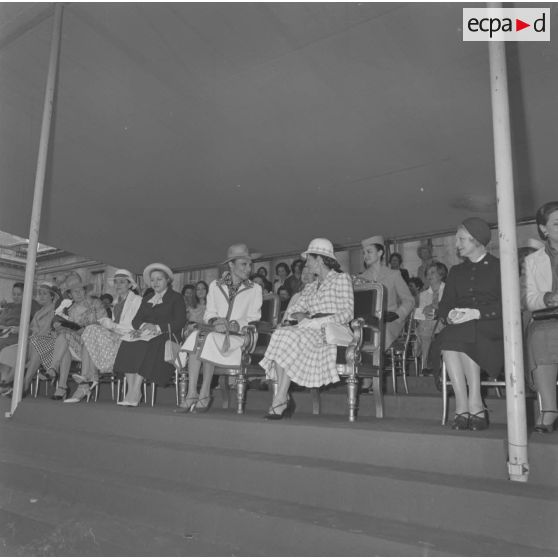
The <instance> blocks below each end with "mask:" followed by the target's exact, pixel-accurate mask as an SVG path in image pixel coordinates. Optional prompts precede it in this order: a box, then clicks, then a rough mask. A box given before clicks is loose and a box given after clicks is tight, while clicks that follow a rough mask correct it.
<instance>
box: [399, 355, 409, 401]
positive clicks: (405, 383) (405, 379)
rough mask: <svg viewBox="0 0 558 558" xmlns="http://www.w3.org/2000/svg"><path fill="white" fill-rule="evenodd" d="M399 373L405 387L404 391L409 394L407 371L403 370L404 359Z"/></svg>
mask: <svg viewBox="0 0 558 558" xmlns="http://www.w3.org/2000/svg"><path fill="white" fill-rule="evenodd" d="M401 375H402V376H403V387H404V388H405V393H406V394H407V395H409V388H408V387H407V373H406V370H405V361H403V369H402V370H401Z"/></svg>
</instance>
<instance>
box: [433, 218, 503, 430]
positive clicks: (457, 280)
mask: <svg viewBox="0 0 558 558" xmlns="http://www.w3.org/2000/svg"><path fill="white" fill-rule="evenodd" d="M455 239H456V242H455V243H456V246H457V251H458V254H459V255H460V256H461V257H462V258H464V259H465V261H464V262H463V263H461V264H458V265H456V266H454V267H452V268H451V269H450V272H449V275H448V279H447V282H446V286H445V288H444V294H443V296H442V300H441V301H440V305H439V307H438V317H439V318H440V319H441V320H444V321H445V322H446V324H447V325H446V327H445V328H444V329H443V330H442V331H441V332H440V333H439V334H438V335H437V337H436V345H438V347H439V349H440V350H441V351H442V357H443V359H444V362H445V364H446V368H447V372H448V375H449V378H450V380H451V383H452V386H453V390H454V392H455V419H454V420H453V422H452V425H451V426H452V428H453V429H454V430H484V429H485V428H488V413H487V411H486V410H485V408H484V405H483V401H482V397H481V385H480V382H481V369H483V370H485V371H486V372H487V373H488V374H489V375H490V376H492V377H494V378H496V377H498V375H499V374H500V372H501V371H502V367H503V365H504V349H503V342H502V335H503V334H502V297H501V290H500V264H499V261H498V259H497V258H495V257H494V256H492V255H490V254H488V253H487V251H486V246H487V245H488V243H489V242H490V228H489V226H488V224H487V223H485V222H484V221H483V220H482V219H479V218H478V217H470V218H468V219H465V221H463V223H462V224H461V225H460V226H459V228H458V229H457V234H456V236H455ZM433 348H434V343H433ZM438 354H439V353H438ZM438 361H439V357H438Z"/></svg>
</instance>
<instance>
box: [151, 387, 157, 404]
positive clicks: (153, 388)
mask: <svg viewBox="0 0 558 558" xmlns="http://www.w3.org/2000/svg"><path fill="white" fill-rule="evenodd" d="M156 389H157V384H156V383H155V382H151V406H152V407H154V406H155V390H156Z"/></svg>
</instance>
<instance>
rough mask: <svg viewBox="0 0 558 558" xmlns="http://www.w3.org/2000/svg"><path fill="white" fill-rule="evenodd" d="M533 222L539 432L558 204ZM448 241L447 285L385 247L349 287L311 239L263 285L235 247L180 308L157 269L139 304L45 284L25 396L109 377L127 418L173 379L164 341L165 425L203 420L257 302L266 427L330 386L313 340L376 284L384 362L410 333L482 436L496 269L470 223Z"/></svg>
mask: <svg viewBox="0 0 558 558" xmlns="http://www.w3.org/2000/svg"><path fill="white" fill-rule="evenodd" d="M536 219H537V226H538V230H539V234H540V237H541V240H542V242H541V243H540V244H539V245H538V246H536V245H534V243H531V245H530V246H528V247H526V248H527V249H522V250H521V251H520V254H519V256H520V260H521V261H520V265H521V271H520V272H521V284H522V304H523V310H524V311H525V312H524V319H525V324H524V328H525V333H526V351H525V352H526V355H527V359H526V373H527V379H528V384H529V386H531V387H532V389H533V390H535V391H536V392H537V393H538V395H539V398H540V400H541V413H540V418H539V421H538V423H537V425H536V430H537V431H539V432H551V431H553V430H554V427H555V424H556V422H557V420H558V409H557V405H556V380H557V372H558V368H557V364H558V338H557V337H558V322H557V321H556V320H555V317H554V314H553V312H554V308H555V307H558V271H557V270H558V202H549V203H547V204H544V205H543V206H542V207H541V208H540V209H539V211H538V212H537V217H536ZM455 238H456V248H457V252H458V255H459V256H460V258H461V260H462V262H461V263H459V264H458V265H455V266H453V267H452V268H451V269H449V271H448V268H447V266H446V265H445V264H444V263H442V262H440V261H436V260H435V259H434V258H433V254H432V249H431V247H429V246H421V247H420V248H419V250H418V255H419V257H420V259H421V264H420V266H419V268H418V270H417V275H416V277H410V275H409V272H408V271H407V270H406V269H405V268H403V258H402V256H401V255H400V254H399V253H397V252H395V253H392V254H391V256H390V257H389V260H388V262H386V244H385V241H384V238H383V237H382V236H380V235H376V236H372V237H369V238H366V239H364V240H363V241H362V243H361V244H362V256H363V265H364V271H363V272H362V273H360V274H358V275H357V276H354V277H351V276H349V275H347V274H346V273H344V272H342V271H341V266H340V264H339V261H338V260H337V257H336V255H335V252H334V248H333V245H332V243H331V242H330V241H329V240H327V239H324V238H317V239H314V240H312V241H311V242H310V244H309V246H308V249H307V250H306V251H305V252H304V253H303V254H302V258H298V259H295V260H294V261H293V262H292V264H291V265H290V266H289V265H288V264H287V263H286V262H279V263H278V264H277V265H276V266H275V268H274V271H275V274H274V277H273V281H270V279H269V277H268V270H267V268H266V267H265V266H263V265H261V266H259V267H258V268H257V271H256V273H253V256H252V254H251V253H250V252H249V250H248V247H247V246H246V245H244V244H234V245H232V246H231V247H229V249H228V251H227V255H226V258H225V259H224V261H223V268H224V272H223V274H222V275H221V276H220V278H219V279H217V280H214V281H212V282H211V283H210V284H209V285H208V284H207V283H205V282H204V281H198V282H197V283H196V284H187V285H185V286H184V287H183V289H182V292H181V294H179V293H177V292H175V291H174V290H173V288H172V285H173V279H174V275H173V272H172V270H171V269H170V268H169V267H168V266H166V265H165V264H162V263H153V264H150V265H148V266H147V267H146V268H145V270H144V272H143V279H144V284H145V285H146V286H147V287H148V288H147V289H146V291H145V292H144V293H143V296H141V295H140V293H139V290H138V285H137V284H136V282H135V279H134V275H133V274H132V273H130V272H129V271H128V270H125V269H119V270H117V271H116V273H115V276H114V294H109V293H104V294H102V295H101V296H100V297H98V298H97V297H95V296H92V294H91V292H90V291H91V285H87V284H85V283H84V282H83V281H82V280H81V278H80V277H79V276H77V275H76V274H74V275H72V276H70V277H69V278H68V279H67V280H66V281H65V283H64V285H63V287H64V291H63V292H64V294H63V293H62V292H61V291H60V289H59V288H58V287H57V286H56V285H54V284H52V283H49V282H46V281H42V282H39V284H38V285H37V301H33V305H32V309H31V322H30V331H29V335H30V337H29V350H28V359H27V363H26V371H25V376H24V385H23V393H24V396H25V395H26V394H27V393H28V392H29V389H30V385H31V381H32V380H33V378H34V376H35V374H36V373H38V371H39V369H40V371H39V373H40V374H41V375H42V377H43V378H45V379H49V378H50V379H53V380H54V379H56V380H57V387H56V390H55V392H54V395H53V396H52V399H54V400H63V401H65V402H66V403H77V402H79V401H81V400H82V399H84V398H86V397H87V396H88V395H89V394H90V392H91V389H92V388H93V387H95V385H96V384H97V382H98V381H99V374H100V373H105V372H111V373H113V374H115V375H116V376H117V377H119V378H121V379H124V378H125V379H126V386H127V389H126V393H125V394H124V396H123V397H122V399H121V400H119V402H118V404H119V405H124V406H129V407H137V406H138V404H139V402H140V399H141V397H142V389H141V386H142V383H143V382H144V381H145V380H147V381H149V382H154V383H156V384H160V385H165V384H166V383H167V382H168V381H169V379H170V378H171V376H172V374H173V372H174V366H173V362H172V360H169V358H168V355H166V354H165V351H166V348H165V345H166V342H167V341H168V340H169V339H170V340H172V339H174V340H177V341H178V340H181V341H180V342H181V343H183V345H182V352H181V354H182V355H187V357H186V358H184V357H183V358H184V360H183V362H182V365H184V366H186V367H187V370H188V375H189V383H188V393H187V395H186V398H185V399H184V401H183V402H182V403H181V405H180V407H179V409H178V411H179V412H183V413H189V412H206V411H207V410H208V409H209V408H210V407H211V403H212V395H211V387H212V383H211V380H212V377H213V374H214V370H215V367H216V366H217V367H226V368H238V367H240V365H241V350H242V346H243V338H242V336H241V335H240V334H239V332H240V330H241V329H242V327H244V326H246V325H248V324H249V323H251V322H254V323H257V322H258V320H260V318H261V306H262V301H263V299H264V297H265V296H271V295H278V297H279V301H280V312H281V318H280V321H281V323H282V327H279V328H277V329H276V330H275V332H274V333H273V335H272V336H271V341H270V343H269V346H268V347H267V350H266V353H265V355H264V357H263V359H262V360H261V367H262V369H263V370H264V371H265V375H266V378H267V379H268V380H269V381H273V382H276V383H277V389H276V390H275V392H274V396H273V400H272V402H271V405H270V407H269V410H268V413H267V415H266V418H267V419H270V420H278V419H281V418H284V417H286V416H289V415H290V414H292V412H293V411H294V402H293V400H292V397H291V396H290V395H289V388H290V384H291V382H295V383H296V384H298V385H299V386H305V387H310V388H313V387H319V386H323V385H327V384H330V383H334V382H337V381H339V376H338V374H337V370H336V347H335V345H328V344H327V343H325V341H324V337H323V335H322V333H323V330H324V328H327V327H329V325H330V324H336V325H337V326H339V327H342V328H345V329H346V330H347V333H349V328H348V324H349V323H350V321H351V320H352V318H353V285H356V284H366V283H370V282H378V283H381V284H383V285H384V287H385V289H386V291H387V306H386V312H385V316H384V318H385V348H386V349H389V347H390V346H391V345H392V344H393V343H394V342H395V340H396V339H397V338H398V337H399V336H400V335H401V334H402V332H403V330H404V328H405V325H406V324H408V323H409V320H415V322H414V323H415V324H416V334H417V349H418V352H419V355H420V357H421V362H422V368H423V369H424V370H425V372H426V373H428V372H429V371H432V372H433V373H437V372H439V369H440V366H441V362H442V360H443V362H445V364H446V367H447V371H448V375H449V378H450V380H451V382H452V386H453V390H454V392H455V397H456V413H455V418H454V420H453V421H452V427H453V428H454V429H455V430H482V429H485V428H487V427H488V425H489V420H488V413H487V409H486V407H485V405H484V402H483V399H482V396H481V389H480V382H481V377H482V376H481V373H483V374H488V375H489V376H491V377H493V378H496V377H498V376H499V375H500V374H501V373H502V371H503V364H504V357H503V333H502V302H501V290H500V289H501V287H500V267H499V262H498V260H497V258H495V257H494V256H492V255H491V254H489V253H488V251H487V245H488V244H489V242H490V239H491V233H490V229H489V226H488V225H487V223H485V222H484V221H483V220H481V219H479V218H476V217H472V218H468V219H465V220H464V221H463V222H462V223H461V224H460V225H459V227H458V229H457V232H456V237H455ZM387 264H388V265H387ZM22 294H23V284H22V283H15V284H14V285H13V291H12V297H13V301H12V302H11V303H4V304H3V307H2V309H1V312H0V373H1V384H0V386H1V388H2V389H3V391H4V392H5V393H6V394H9V393H10V389H11V385H12V382H13V376H14V367H15V358H16V347H17V345H16V344H17V339H18V334H19V320H20V314H21V307H22V304H21V301H22ZM541 316H543V317H544V318H546V319H542V318H541ZM72 361H78V362H80V363H81V370H80V372H79V373H76V374H74V375H73V379H74V380H75V382H76V384H77V388H76V390H75V392H74V393H73V394H72V396H71V397H70V396H69V390H68V379H69V373H70V368H71V363H72ZM200 372H201V373H202V376H203V379H202V382H201V387H199V385H198V377H199V375H200ZM198 388H199V389H198ZM362 389H363V390H365V391H366V390H369V389H370V384H369V383H366V382H363V384H362Z"/></svg>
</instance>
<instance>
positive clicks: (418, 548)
mask: <svg viewBox="0 0 558 558" xmlns="http://www.w3.org/2000/svg"><path fill="white" fill-rule="evenodd" d="M411 379H412V378H411ZM428 382H432V380H431V379H429V378H417V379H416V381H415V382H414V389H415V392H414V394H412V395H408V396H407V395H397V396H395V395H387V396H386V415H387V416H386V418H384V419H376V418H375V417H373V416H372V412H371V409H372V407H373V398H372V397H371V396H363V397H362V398H361V409H360V415H359V420H358V422H356V423H353V424H350V423H349V422H348V421H347V420H346V417H345V416H344V414H343V412H344V406H345V394H344V393H343V391H342V390H340V389H338V388H335V389H333V390H329V391H328V392H326V393H324V395H323V411H324V414H322V415H321V416H316V415H312V414H311V399H310V394H309V393H305V392H295V393H294V398H295V400H296V402H297V412H296V413H295V415H294V417H293V418H292V419H291V420H284V421H278V422H271V423H270V422H266V421H264V420H263V418H262V415H263V412H264V411H265V408H266V406H267V405H268V404H269V399H270V394H269V392H262V391H256V390H249V391H248V394H247V396H248V397H247V399H248V410H247V413H246V414H245V415H243V416H240V415H237V414H236V413H235V412H234V410H233V409H229V410H223V409H221V408H220V398H219V395H218V392H217V394H216V395H217V397H216V399H215V403H214V406H213V408H212V409H211V411H210V412H209V413H207V414H197V415H191V414H188V415H182V414H175V413H174V412H173V408H174V406H173V404H172V401H173V397H174V392H173V390H172V388H166V389H162V390H158V393H157V404H156V406H155V407H153V408H152V407H149V406H146V405H141V406H140V407H138V408H123V407H119V406H116V405H115V404H114V403H112V402H111V401H110V395H109V390H108V386H103V389H102V392H101V397H100V399H99V401H98V402H97V403H94V402H90V403H88V404H87V403H80V404H75V405H68V404H63V403H60V402H54V401H51V400H49V399H46V398H44V397H43V396H39V398H37V399H29V398H27V399H25V400H23V402H22V403H21V405H20V407H19V408H18V410H17V412H16V414H15V415H14V416H13V417H12V418H11V419H2V420H1V421H0V438H1V447H2V455H1V460H0V469H1V474H0V491H1V494H2V497H1V502H2V506H1V513H2V519H3V521H1V523H0V525H2V527H1V528H0V548H2V554H3V555H40V556H46V555H60V556H62V555H80V556H81V555H83V556H85V555H89V556H93V555H95V556H102V555H105V556H106V555H111V556H128V555H145V556H155V555H157V556H160V555H169V556H180V555H181V556H190V555H208V556H216V555H225V556H236V555H250V556H252V555H253V556H262V555H268V556H279V555H283V556H339V555H355V556H411V555H413V556H414V555H420V556H444V555H452V556H555V555H557V554H558V532H557V530H556V528H555V527H556V516H557V513H558V503H557V502H558V478H557V477H558V475H557V474H556V471H557V464H558V433H556V434H552V435H548V436H545V435H540V434H536V433H533V434H531V435H530V440H529V459H530V468H531V471H530V478H529V482H528V483H526V484H524V483H512V482H510V481H508V480H507V479H506V457H505V449H506V445H505V437H506V429H505V425H504V423H503V418H502V417H503V416H505V411H504V415H502V414H501V413H502V408H504V409H505V400H504V399H498V398H496V397H492V396H491V397H490V398H489V401H488V403H489V407H490V408H491V417H492V418H493V425H492V426H491V428H490V429H489V430H487V431H484V432H455V431H452V430H451V429H450V428H449V427H442V426H441V425H440V416H439V415H440V410H441V409H440V408H441V404H440V396H439V394H436V393H435V391H434V390H429V389H428ZM420 386H423V388H424V389H423V390H422V393H421V388H420ZM409 387H410V389H411V385H410V386H409ZM429 398H430V399H429ZM9 403H10V402H9V400H7V399H2V400H1V401H0V410H1V411H2V414H3V413H4V412H5V411H7V410H8V409H9ZM502 406H503V407H502ZM494 419H495V420H494Z"/></svg>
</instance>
